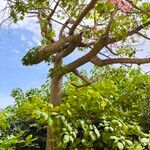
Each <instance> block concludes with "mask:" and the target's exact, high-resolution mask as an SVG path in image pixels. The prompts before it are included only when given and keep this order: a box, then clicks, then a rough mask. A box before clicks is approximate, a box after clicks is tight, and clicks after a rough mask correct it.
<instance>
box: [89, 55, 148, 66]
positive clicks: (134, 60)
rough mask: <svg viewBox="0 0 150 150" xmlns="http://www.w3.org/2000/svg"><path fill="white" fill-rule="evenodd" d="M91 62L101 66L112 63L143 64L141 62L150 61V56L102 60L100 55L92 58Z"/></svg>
mask: <svg viewBox="0 0 150 150" xmlns="http://www.w3.org/2000/svg"><path fill="white" fill-rule="evenodd" d="M91 62H92V63H93V64H95V65H96V66H99V67H102V66H106V65H111V64H124V63H125V64H137V65H141V64H146V63H150V58H112V59H104V60H102V59H100V58H98V57H95V58H93V59H91Z"/></svg>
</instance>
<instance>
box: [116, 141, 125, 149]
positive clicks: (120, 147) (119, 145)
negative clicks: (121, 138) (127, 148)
mask: <svg viewBox="0 0 150 150" xmlns="http://www.w3.org/2000/svg"><path fill="white" fill-rule="evenodd" d="M117 147H118V148H119V150H123V149H124V146H123V144H122V143H121V142H118V143H117Z"/></svg>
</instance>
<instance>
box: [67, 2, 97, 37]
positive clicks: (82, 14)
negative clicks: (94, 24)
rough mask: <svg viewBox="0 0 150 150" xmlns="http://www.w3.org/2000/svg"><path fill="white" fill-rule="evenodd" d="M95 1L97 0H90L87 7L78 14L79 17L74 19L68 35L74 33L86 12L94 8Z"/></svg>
mask: <svg viewBox="0 0 150 150" xmlns="http://www.w3.org/2000/svg"><path fill="white" fill-rule="evenodd" d="M97 1H98V0H91V2H90V3H89V4H88V5H87V7H86V8H85V9H84V10H83V11H82V13H81V15H79V17H78V18H77V20H76V21H75V23H74V24H73V26H72V27H71V29H70V33H69V34H70V35H72V34H73V33H74V31H75V29H76V27H77V26H78V25H79V24H80V22H81V21H82V19H83V18H84V17H85V16H86V15H87V13H88V12H89V11H90V10H92V9H93V8H94V6H95V4H96V2H97Z"/></svg>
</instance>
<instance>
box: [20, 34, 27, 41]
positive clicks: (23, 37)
mask: <svg viewBox="0 0 150 150" xmlns="http://www.w3.org/2000/svg"><path fill="white" fill-rule="evenodd" d="M21 41H22V42H25V41H26V37H25V35H24V34H22V35H21Z"/></svg>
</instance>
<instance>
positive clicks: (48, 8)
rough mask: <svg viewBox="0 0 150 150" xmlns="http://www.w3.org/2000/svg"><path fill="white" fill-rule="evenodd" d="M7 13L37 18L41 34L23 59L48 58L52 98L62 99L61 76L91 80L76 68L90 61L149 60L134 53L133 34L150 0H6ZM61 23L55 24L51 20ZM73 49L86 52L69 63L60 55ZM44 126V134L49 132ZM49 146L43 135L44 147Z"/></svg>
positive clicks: (139, 30) (144, 26)
mask: <svg viewBox="0 0 150 150" xmlns="http://www.w3.org/2000/svg"><path fill="white" fill-rule="evenodd" d="M7 6H8V7H9V9H10V16H9V18H10V19H12V20H13V21H14V22H15V23H16V22H17V21H18V20H22V19H23V18H24V17H26V16H31V15H32V16H34V17H36V18H37V19H38V21H39V24H40V29H41V35H42V37H43V40H42V41H41V45H39V46H37V47H34V48H33V49H31V50H29V51H28V53H27V54H26V55H25V56H24V58H23V59H22V62H23V64H24V65H26V66H28V65H33V64H38V63H40V62H42V61H48V62H51V63H52V64H53V68H52V69H51V71H50V76H51V88H50V90H51V96H50V102H51V103H52V104H53V105H54V106H57V105H59V104H60V103H61V93H62V91H61V90H62V78H63V77H64V75H66V74H67V73H69V72H73V73H74V74H75V75H76V76H78V77H79V78H81V79H82V80H83V81H84V82H85V85H89V84H91V83H92V82H93V81H91V80H90V79H88V78H87V77H86V76H85V75H83V74H81V73H80V72H79V71H78V70H77V69H78V68H79V67H81V66H82V65H84V64H86V63H88V62H91V63H93V64H94V65H97V66H99V67H102V66H106V65H109V64H116V63H117V64H118V63H119V64H137V65H141V64H144V63H150V58H136V57H135V54H136V52H137V50H136V47H135V46H134V45H135V44H136V43H138V42H137V41H136V38H137V37H144V38H145V39H147V40H149V39H150V38H149V37H148V36H147V35H145V33H144V32H145V31H148V30H149V27H150V26H149V25H150V20H149V18H150V13H149V11H150V7H149V6H150V3H149V2H147V1H144V2H141V1H140V0H132V1H131V0H122V1H121V0H104V1H98V0H90V1H88V0H80V1H76V0H57V1H56V0H50V1H49V0H42V1H41V0H29V1H24V0H13V1H8V2H7ZM55 23H56V24H57V25H58V26H59V27H60V30H58V28H55V26H54V24H55ZM76 50H79V51H82V53H84V55H83V56H82V57H79V58H77V59H75V60H73V61H72V62H70V63H69V64H64V59H65V58H66V57H67V56H68V55H70V54H72V53H73V52H74V54H76V53H75V51H76ZM50 134H51V132H50V131H49V129H48V135H47V137H48V139H49V137H50V136H51V135H50ZM49 149H52V148H51V146H50V142H49V140H47V150H49Z"/></svg>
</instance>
